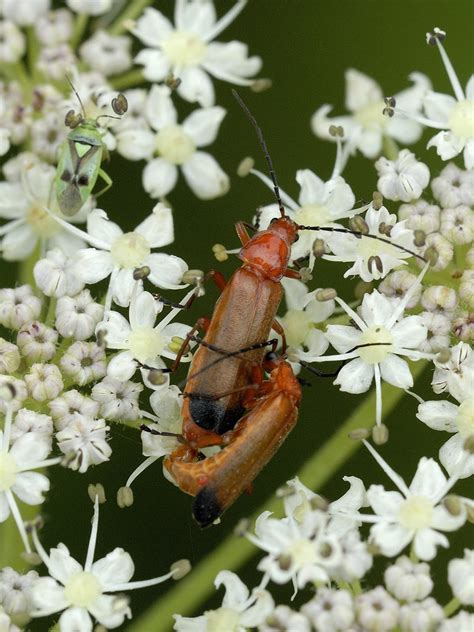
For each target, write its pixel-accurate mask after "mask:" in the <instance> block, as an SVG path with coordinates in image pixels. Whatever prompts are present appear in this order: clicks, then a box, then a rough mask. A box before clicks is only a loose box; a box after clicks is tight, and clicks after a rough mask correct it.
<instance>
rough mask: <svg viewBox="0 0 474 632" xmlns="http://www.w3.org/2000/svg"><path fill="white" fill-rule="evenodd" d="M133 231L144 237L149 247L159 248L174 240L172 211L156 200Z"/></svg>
mask: <svg viewBox="0 0 474 632" xmlns="http://www.w3.org/2000/svg"><path fill="white" fill-rule="evenodd" d="M135 232H136V233H138V234H139V235H142V236H143V237H145V238H146V240H147V242H148V243H149V245H150V248H161V247H162V246H167V245H168V244H171V243H172V242H173V241H174V228H173V213H172V211H171V209H170V208H169V206H166V205H165V204H162V203H161V202H158V204H156V205H155V207H154V208H153V211H152V212H151V214H150V215H148V217H146V218H145V219H144V220H143V222H141V223H140V224H139V225H138V226H137V227H136V228H135Z"/></svg>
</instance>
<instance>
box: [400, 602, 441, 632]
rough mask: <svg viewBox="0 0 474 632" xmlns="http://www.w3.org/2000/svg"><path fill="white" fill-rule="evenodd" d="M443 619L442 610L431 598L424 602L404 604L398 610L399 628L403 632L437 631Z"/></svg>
mask: <svg viewBox="0 0 474 632" xmlns="http://www.w3.org/2000/svg"><path fill="white" fill-rule="evenodd" d="M443 619H444V611H443V608H442V607H441V606H440V605H439V603H437V602H436V601H435V600H434V599H433V597H428V599H425V600H424V601H419V602H413V603H409V604H405V605H403V606H402V607H401V608H400V628H401V629H402V630H403V631H404V632H426V630H439V628H438V627H437V626H438V625H439V624H440V623H441V621H443Z"/></svg>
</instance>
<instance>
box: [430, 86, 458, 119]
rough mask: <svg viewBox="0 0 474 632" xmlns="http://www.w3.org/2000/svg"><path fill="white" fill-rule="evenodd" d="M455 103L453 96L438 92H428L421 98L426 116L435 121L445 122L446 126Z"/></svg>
mask: <svg viewBox="0 0 474 632" xmlns="http://www.w3.org/2000/svg"><path fill="white" fill-rule="evenodd" d="M456 104H457V101H456V99H455V98H454V97H453V96H451V95H450V94H441V93H440V92H428V94H427V95H426V96H425V98H424V99H423V106H424V108H425V112H426V115H427V116H428V118H429V119H431V120H432V121H436V122H437V123H441V124H443V123H445V124H446V126H447V123H448V119H449V114H450V112H451V111H452V109H453V108H454V107H455V106H456Z"/></svg>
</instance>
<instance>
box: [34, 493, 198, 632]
mask: <svg viewBox="0 0 474 632" xmlns="http://www.w3.org/2000/svg"><path fill="white" fill-rule="evenodd" d="M98 528H99V499H98V496H96V497H95V502H94V517H93V520H92V529H91V536H90V540H89V546H88V549H87V556H86V561H85V563H84V565H81V564H80V563H79V562H77V561H76V560H75V559H74V558H73V557H71V554H70V553H69V550H68V548H67V547H66V546H65V545H64V544H62V543H61V544H58V546H57V547H56V548H54V549H51V551H50V553H49V555H48V554H47V553H46V551H45V550H44V548H43V546H42V544H41V542H40V541H39V538H38V534H37V531H36V529H34V530H33V541H34V543H35V547H36V550H37V552H38V554H39V555H40V557H41V560H42V562H43V563H44V564H45V566H46V568H47V570H48V572H49V577H40V578H39V579H38V580H37V581H36V583H35V585H34V587H33V601H34V603H35V606H36V607H35V609H34V610H33V612H32V614H33V616H34V617H44V616H47V615H50V614H54V613H56V612H61V613H62V614H61V616H60V617H59V629H60V630H61V632H70V631H71V630H78V631H81V632H82V631H84V632H86V631H89V630H91V629H92V621H91V618H92V620H96V621H97V622H98V623H100V624H102V625H103V626H105V627H107V628H118V627H119V625H122V623H123V622H124V620H125V618H127V619H130V618H131V616H132V613H131V610H130V607H129V605H128V603H129V602H128V598H127V597H126V596H124V595H122V594H118V595H113V594H109V593H122V592H123V591H127V590H135V589H137V588H145V587H147V586H156V584H161V583H162V582H164V581H166V580H167V579H170V578H172V577H173V578H174V579H179V578H180V577H183V576H184V575H185V574H186V573H187V572H188V571H189V568H190V565H189V562H188V561H187V560H181V561H180V562H176V564H173V566H172V568H171V570H170V571H169V573H166V574H165V575H162V576H161V577H155V578H153V579H147V580H143V581H136V582H131V581H130V579H131V577H132V575H133V573H134V571H135V567H134V564H133V560H132V558H131V557H130V555H129V554H128V553H126V552H125V551H124V550H123V549H121V548H115V549H114V550H113V551H111V552H110V553H108V554H107V555H106V556H105V557H103V558H102V559H100V560H97V561H96V562H94V554H95V546H96V542H97V532H98Z"/></svg>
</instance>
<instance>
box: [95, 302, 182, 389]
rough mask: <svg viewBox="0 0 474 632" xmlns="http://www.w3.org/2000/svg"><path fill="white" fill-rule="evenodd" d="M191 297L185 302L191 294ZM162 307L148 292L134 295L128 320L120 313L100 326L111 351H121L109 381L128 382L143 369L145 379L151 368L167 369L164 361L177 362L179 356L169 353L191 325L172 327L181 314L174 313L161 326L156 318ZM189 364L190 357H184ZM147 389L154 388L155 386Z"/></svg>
mask: <svg viewBox="0 0 474 632" xmlns="http://www.w3.org/2000/svg"><path fill="white" fill-rule="evenodd" d="M193 292H194V290H192V292H191V293H190V294H188V295H187V296H186V297H185V299H184V301H186V300H187V298H189V296H190V295H192V293H193ZM162 308H163V306H162V304H160V303H158V302H157V301H156V300H155V299H154V298H153V296H152V295H151V294H150V293H149V292H142V293H141V294H138V296H137V295H136V294H135V295H132V300H131V302H130V309H129V320H127V319H126V318H125V317H124V316H122V315H121V314H119V313H118V312H115V311H111V312H109V314H108V317H107V320H106V321H105V322H104V323H103V324H102V325H101V327H103V328H104V330H105V332H106V334H105V340H106V345H107V348H108V349H119V350H121V353H118V354H117V355H114V356H113V358H112V359H111V360H110V362H109V365H108V367H107V374H108V376H109V377H113V378H117V379H119V380H129V379H130V378H131V377H132V375H133V374H134V373H135V371H136V370H137V368H139V367H140V366H141V365H146V367H144V368H142V369H141V370H142V375H143V376H144V377H146V375H147V373H148V370H147V369H148V368H149V367H151V368H157V369H162V368H164V364H163V362H162V360H161V357H165V358H171V359H174V358H175V357H176V353H175V352H174V351H172V350H171V349H170V344H171V342H172V339H173V338H174V336H178V337H179V338H182V339H183V340H184V338H185V337H186V335H187V333H188V332H189V329H190V328H189V326H188V325H182V324H181V323H173V324H170V323H171V321H172V320H173V318H175V316H177V315H178V314H179V313H180V312H181V311H182V310H180V309H179V308H175V309H172V310H171V311H170V312H169V313H168V314H167V315H166V316H165V317H164V318H162V320H161V321H160V322H158V324H155V323H156V317H157V314H158V312H159V310H160V309H162ZM183 360H184V361H188V362H189V361H190V360H191V357H190V355H189V354H187V356H185V357H183ZM147 385H148V386H150V387H153V385H152V384H148V382H147Z"/></svg>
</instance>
